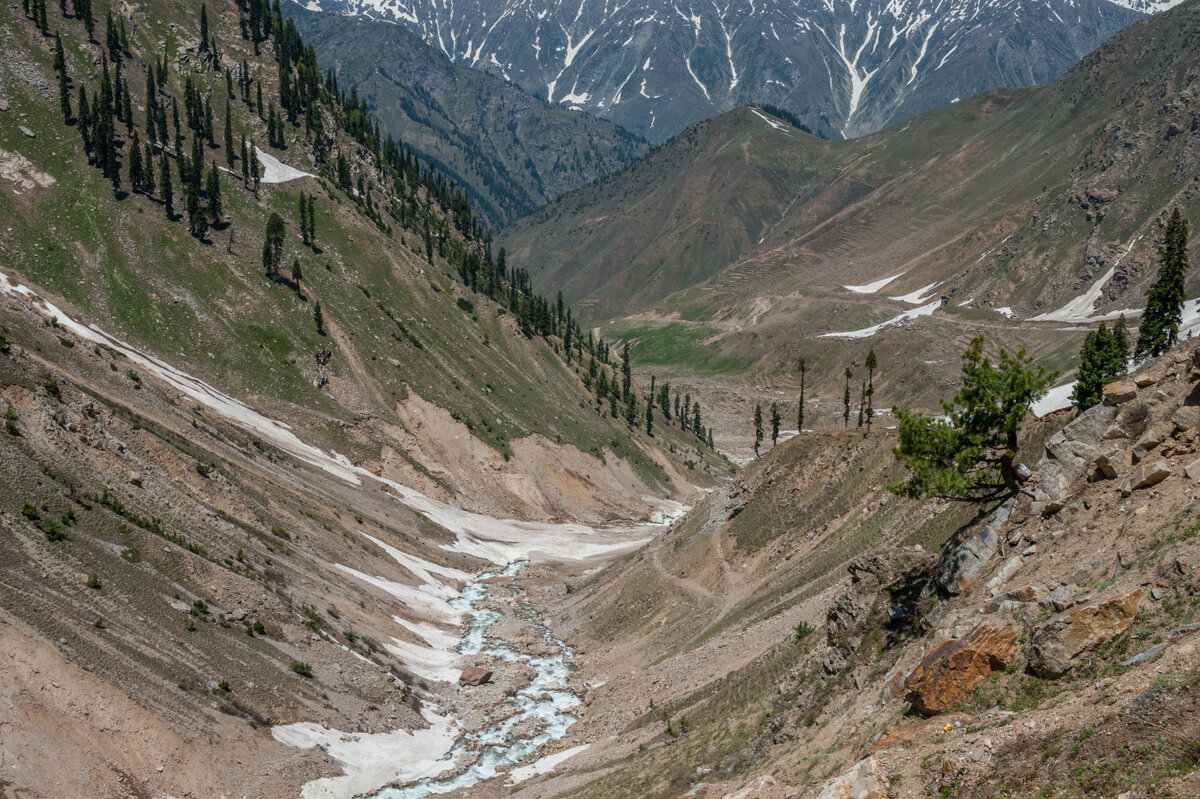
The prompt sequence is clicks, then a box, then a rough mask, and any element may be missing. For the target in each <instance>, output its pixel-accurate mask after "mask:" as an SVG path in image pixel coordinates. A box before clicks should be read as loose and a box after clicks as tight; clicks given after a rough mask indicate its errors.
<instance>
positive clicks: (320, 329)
mask: <svg viewBox="0 0 1200 799" xmlns="http://www.w3.org/2000/svg"><path fill="white" fill-rule="evenodd" d="M313 321H314V322H315V323H316V325H317V333H319V334H320V335H322V336H324V335H326V333H325V315H324V314H323V313H321V303H320V301H318V302H317V304H316V306H315V307H314V308H313Z"/></svg>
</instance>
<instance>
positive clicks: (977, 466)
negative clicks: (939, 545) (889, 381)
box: [888, 335, 1057, 502]
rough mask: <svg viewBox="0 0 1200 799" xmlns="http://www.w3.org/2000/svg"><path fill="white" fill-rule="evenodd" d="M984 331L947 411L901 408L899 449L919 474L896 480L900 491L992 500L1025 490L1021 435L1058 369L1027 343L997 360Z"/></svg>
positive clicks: (917, 495) (972, 347) (1002, 353)
mask: <svg viewBox="0 0 1200 799" xmlns="http://www.w3.org/2000/svg"><path fill="white" fill-rule="evenodd" d="M983 345H984V337H983V336H982V335H980V336H976V337H975V338H973V339H971V343H970V345H969V346H968V347H967V349H966V351H965V352H963V355H962V384H961V386H960V388H959V389H958V392H957V393H956V394H955V395H954V397H953V398H952V399H951V400H950V401H946V400H942V401H941V405H942V413H943V415H942V416H941V417H937V418H934V417H929V416H924V415H922V414H920V413H915V412H913V411H910V410H907V409H904V408H895V409H894V412H895V414H896V418H897V420H898V421H899V423H900V424H899V428H900V429H899V440H900V446H898V447H896V449H894V450H893V452H894V453H895V454H896V458H897V460H899V461H900V462H901V463H902V464H904V465H905V466H907V467H908V469H909V471H910V472H911V475H910V476H909V478H908V480H906V481H905V482H903V483H898V484H896V485H891V486H888V489H889V490H891V491H892V492H894V493H896V494H899V495H900V496H906V497H914V498H928V497H941V498H944V499H956V500H965V501H970V502H987V501H991V500H996V499H1005V498H1007V497H1010V496H1013V495H1015V494H1016V493H1017V491H1018V490H1019V485H1018V483H1017V473H1016V469H1015V461H1014V459H1015V458H1016V454H1017V434H1018V433H1019V432H1020V429H1021V423H1022V422H1023V421H1024V420H1025V416H1026V414H1027V413H1028V412H1029V408H1030V406H1031V405H1033V403H1034V402H1035V401H1036V400H1037V399H1038V398H1039V397H1041V396H1042V395H1043V394H1045V393H1046V388H1047V387H1048V386H1049V385H1050V383H1051V381H1053V380H1054V378H1055V377H1056V376H1057V373H1056V372H1051V371H1047V370H1046V369H1045V368H1043V367H1042V366H1040V365H1038V364H1035V363H1033V361H1032V359H1031V358H1029V357H1028V356H1026V354H1025V351H1024V350H1021V351H1019V352H1017V353H1016V354H1015V355H1014V354H1010V353H1009V352H1008V351H1007V350H1003V349H1002V350H1000V356H999V359H998V360H997V362H996V363H995V364H993V363H992V362H991V361H990V360H989V359H988V358H987V356H985V355H984V354H983Z"/></svg>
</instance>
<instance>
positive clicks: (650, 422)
mask: <svg viewBox="0 0 1200 799" xmlns="http://www.w3.org/2000/svg"><path fill="white" fill-rule="evenodd" d="M646 435H648V436H650V437H651V438H653V437H654V405H652V404H651V403H649V402H647V403H646Z"/></svg>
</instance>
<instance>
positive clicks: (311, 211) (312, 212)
mask: <svg viewBox="0 0 1200 799" xmlns="http://www.w3.org/2000/svg"><path fill="white" fill-rule="evenodd" d="M308 246H309V247H311V248H313V250H314V251H315V250H316V247H317V198H316V197H313V196H311V195H309V198H308Z"/></svg>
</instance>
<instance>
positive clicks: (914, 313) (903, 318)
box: [818, 299, 942, 339]
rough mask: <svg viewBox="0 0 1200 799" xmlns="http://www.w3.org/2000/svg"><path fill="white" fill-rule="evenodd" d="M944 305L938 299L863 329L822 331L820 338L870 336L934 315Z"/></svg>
mask: <svg viewBox="0 0 1200 799" xmlns="http://www.w3.org/2000/svg"><path fill="white" fill-rule="evenodd" d="M941 305H942V301H941V299H936V300H934V301H933V302H931V303H929V304H928V305H922V306H921V307H920V308H913V309H912V310H910V311H905V312H904V313H902V314H900V315H899V316H893V317H892V318H891V319H888V320H886V321H883V322H880V323H879V324H877V325H871V326H870V327H864V328H862V329H861V330H850V331H846V332H844V333H822V334H821V335H820V336H818V338H847V339H850V338H870V337H871V336H873V335H875V334H876V333H878V332H879V331H880V330H883V329H884V328H885V327H890V326H891V325H898V324H900V323H901V322H907V321H908V320H910V319H916V318H917V317H920V316H932V315H933V312H934V311H936V310H937V309H938V308H940V307H941Z"/></svg>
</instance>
